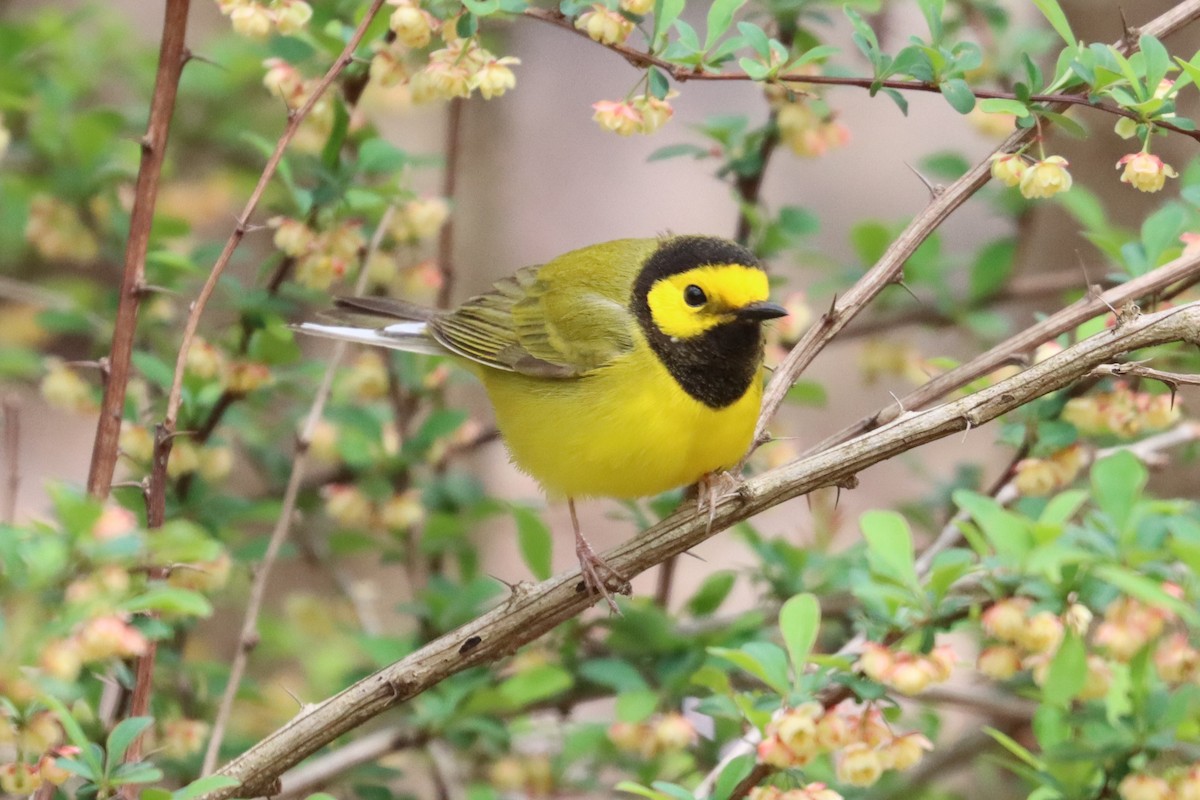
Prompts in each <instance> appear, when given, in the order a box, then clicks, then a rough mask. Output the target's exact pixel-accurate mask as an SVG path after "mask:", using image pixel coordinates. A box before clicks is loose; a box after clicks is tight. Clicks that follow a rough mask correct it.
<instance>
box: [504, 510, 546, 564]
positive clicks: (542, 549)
mask: <svg viewBox="0 0 1200 800" xmlns="http://www.w3.org/2000/svg"><path fill="white" fill-rule="evenodd" d="M512 514H513V519H515V520H516V522H517V546H518V547H519V548H520V550H521V558H522V559H524V561H525V566H527V567H529V571H530V572H532V573H533V575H534V577H535V578H537V579H538V580H540V581H544V580H546V579H547V578H549V577H550V571H551V556H552V554H553V551H554V538H553V536H551V534H550V528H549V527H548V526H547V525H546V523H545V522H544V521H543V520H542V518H541V517H540V516H539V515H538V514H537V513H535V512H533V511H531V510H530V509H528V508H522V507H521V506H513V509H512Z"/></svg>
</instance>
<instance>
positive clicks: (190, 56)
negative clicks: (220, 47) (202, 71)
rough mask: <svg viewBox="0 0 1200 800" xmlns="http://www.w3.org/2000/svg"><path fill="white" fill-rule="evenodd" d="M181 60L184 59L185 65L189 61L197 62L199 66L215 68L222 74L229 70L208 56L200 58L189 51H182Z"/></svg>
mask: <svg viewBox="0 0 1200 800" xmlns="http://www.w3.org/2000/svg"><path fill="white" fill-rule="evenodd" d="M183 59H184V63H185V64H186V63H187V62H189V61H199V62H200V63H201V64H208V65H209V66H210V67H216V68H217V69H219V70H221V71H222V72H228V71H229V68H228V67H226V66H225V65H224V64H221V63H220V62H217V61H214V60H213V59H211V58H209V57H208V56H202V55H200V54H199V53H195V52H193V51H192V50H190V49H189V50H184V51H183Z"/></svg>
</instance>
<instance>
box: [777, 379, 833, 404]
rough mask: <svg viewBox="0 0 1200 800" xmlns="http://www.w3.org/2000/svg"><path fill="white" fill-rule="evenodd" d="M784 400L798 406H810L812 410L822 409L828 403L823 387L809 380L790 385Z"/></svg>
mask: <svg viewBox="0 0 1200 800" xmlns="http://www.w3.org/2000/svg"><path fill="white" fill-rule="evenodd" d="M785 399H786V400H787V402H789V403H795V404H796V405H798V406H812V407H813V408H824V407H825V406H826V404H827V403H828V402H829V396H828V394H827V393H826V391H825V387H824V386H822V385H821V384H819V383H817V382H816V381H809V380H799V381H796V382H795V383H794V384H792V386H791V387H790V388H789V389H788V390H787V396H786V397H785Z"/></svg>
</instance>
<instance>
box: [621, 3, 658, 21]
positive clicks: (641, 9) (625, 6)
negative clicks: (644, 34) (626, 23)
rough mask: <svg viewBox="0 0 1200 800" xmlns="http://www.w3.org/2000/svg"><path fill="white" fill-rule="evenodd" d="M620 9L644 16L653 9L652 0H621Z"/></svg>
mask: <svg viewBox="0 0 1200 800" xmlns="http://www.w3.org/2000/svg"><path fill="white" fill-rule="evenodd" d="M621 10H622V11H627V12H628V13H630V14H637V15H638V16H639V17H641V16H645V15H646V14H649V13H650V12H651V11H653V10H654V0H621Z"/></svg>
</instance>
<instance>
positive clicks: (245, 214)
mask: <svg viewBox="0 0 1200 800" xmlns="http://www.w3.org/2000/svg"><path fill="white" fill-rule="evenodd" d="M1198 1H1200V0H1198ZM384 2H385V0H372V3H371V6H370V8H368V9H367V12H366V14H365V15H364V16H363V18H362V21H361V22H359V24H358V27H357V28H355V30H354V33H353V34H352V35H351V36H350V40H349V41H348V42H346V46H345V47H344V48H343V49H342V52H341V54H340V55H339V56H338V57H337V59H336V60H335V61H334V62H333V65H332V66H331V67H330V68H329V70H328V71H327V72H326V73H325V75H324V76H322V78H321V79H320V80H319V81H317V83H316V85H315V86H313V88H312V91H311V93H310V94H309V95H308V99H306V100H305V101H304V104H303V105H301V106H300V107H299V108H297V109H295V110H293V111H289V113H288V122H287V126H286V127H285V128H284V130H283V133H282V134H281V135H280V137H279V141H278V142H277V143H276V145H275V150H274V152H272V153H271V157H270V158H268V159H267V163H266V166H264V167H263V171H262V174H261V175H260V176H259V179H258V184H257V185H256V186H255V187H254V191H252V192H251V193H250V197H249V199H248V200H247V201H246V205H245V207H244V208H243V209H242V213H241V214H239V215H238V218H237V224H236V225H235V227H234V229H233V232H232V233H231V234H230V235H229V239H228V240H227V241H226V242H225V247H224V249H223V250H222V251H221V254H220V256H218V257H217V261H216V263H215V264H213V268H212V270H211V271H210V272H209V274H208V279H207V280H206V281H205V282H204V286H203V287H202V288H201V289H200V294H199V296H198V297H197V298H196V300H195V302H194V303H193V304H192V310H191V313H189V314H188V318H187V322H186V324H185V325H184V329H183V338H182V340H181V342H180V345H179V356H178V358H177V359H176V361H175V375H174V378H173V380H172V382H171V392H170V394H169V395H168V396H167V411H166V414H165V415H164V417H163V421H162V423H161V424H160V425H159V426H158V429H157V430H156V431H155V442H154V450H155V455H154V460H153V465H152V469H151V473H150V498H149V503H150V514H149V515H150V518H151V523H152V524H161V523H162V520H163V517H164V516H165V508H166V501H167V497H166V495H167V457H168V456H169V455H170V451H171V437H172V436H173V435H174V434H175V428H176V424H177V421H178V419H179V406H180V404H181V403H182V401H183V373H184V370H185V368H186V366H187V357H188V353H189V352H190V351H191V348H192V340H193V339H194V338H195V335H196V328H197V327H198V326H199V324H200V316H201V315H202V314H203V313H204V309H205V307H206V306H207V305H208V301H209V299H210V298H211V297H212V294H213V292H214V291H215V290H216V287H217V282H218V281H219V280H220V277H221V274H222V273H223V272H224V271H225V267H226V266H228V264H229V261H230V259H231V258H232V257H233V253H234V251H235V250H237V248H238V245H240V244H241V242H242V239H243V238H244V237H245V235H246V232H247V231H248V230H249V228H250V216H251V215H252V214H253V213H254V211H255V209H257V208H258V203H259V201H260V200H261V199H262V196H263V193H264V192H265V191H266V189H267V186H268V185H269V184H270V182H271V179H272V178H273V177H274V176H275V171H276V170H277V169H278V168H279V163H280V161H282V160H283V154H284V152H285V151H286V150H287V147H288V145H289V144H290V143H291V141H292V138H293V137H294V136H295V135H296V131H298V130H299V128H300V124H301V123H302V122H303V121H304V118H305V117H307V116H308V114H309V112H311V111H312V109H313V106H315V105H316V104H317V102H318V101H320V99H321V97H322V96H323V95H324V94H325V91H326V90H327V89H328V88H329V86H330V85H331V84H332V83H333V82H334V81H335V80H337V77H338V76H339V75H340V74H341V73H342V72H343V71H344V70H345V69H346V67H348V66H349V65H350V64H351V63H353V61H354V51H355V50H356V49H357V48H358V45H359V44H360V43H361V42H362V39H363V36H364V35H366V32H367V28H368V27H369V26H370V24H371V22H372V21H373V20H374V19H375V16H376V15H377V14H378V13H379V9H380V8H382V7H383V4H384Z"/></svg>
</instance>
